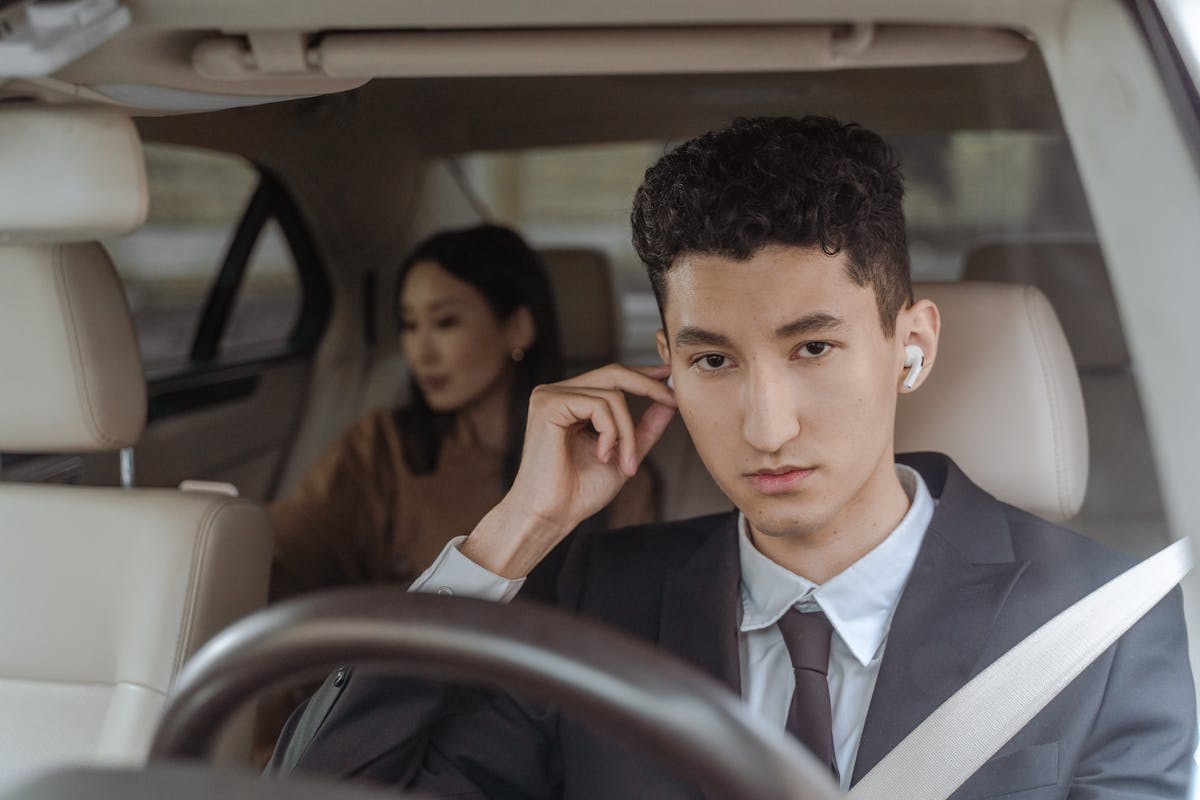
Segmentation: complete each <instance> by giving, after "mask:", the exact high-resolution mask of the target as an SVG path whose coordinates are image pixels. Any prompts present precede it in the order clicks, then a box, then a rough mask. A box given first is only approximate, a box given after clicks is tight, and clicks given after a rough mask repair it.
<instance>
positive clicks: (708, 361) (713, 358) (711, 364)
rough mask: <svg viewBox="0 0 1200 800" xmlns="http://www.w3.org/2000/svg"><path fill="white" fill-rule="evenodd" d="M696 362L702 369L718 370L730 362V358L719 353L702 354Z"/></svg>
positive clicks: (708, 370)
mask: <svg viewBox="0 0 1200 800" xmlns="http://www.w3.org/2000/svg"><path fill="white" fill-rule="evenodd" d="M695 363H696V365H697V366H698V367H700V369H701V370H702V371H704V372H712V371H713V370H718V369H720V368H721V367H723V366H725V365H726V364H728V363H729V359H728V358H726V357H725V356H722V355H717V354H716V353H710V354H709V355H706V356H700V358H698V359H697V360H696V362H695Z"/></svg>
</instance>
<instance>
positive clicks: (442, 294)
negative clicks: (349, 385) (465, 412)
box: [400, 261, 521, 412]
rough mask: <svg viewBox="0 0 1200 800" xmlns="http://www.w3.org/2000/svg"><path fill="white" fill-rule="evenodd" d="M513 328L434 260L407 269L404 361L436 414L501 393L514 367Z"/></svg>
mask: <svg viewBox="0 0 1200 800" xmlns="http://www.w3.org/2000/svg"><path fill="white" fill-rule="evenodd" d="M511 328H512V326H511V325H508V324H506V323H504V322H502V321H500V320H498V319H497V318H496V315H495V313H494V312H493V311H492V309H491V306H489V305H488V303H487V300H485V299H484V296H483V294H482V293H481V292H480V291H479V290H478V289H476V288H475V287H474V286H472V285H471V284H469V283H467V282H466V281H462V280H459V279H458V278H456V277H454V276H453V275H451V274H450V273H449V272H447V271H446V270H445V269H443V268H442V266H441V265H440V264H438V263H436V262H434V261H418V262H417V263H416V264H414V265H413V266H412V268H411V269H409V271H408V274H407V275H406V276H405V279H404V285H403V287H402V288H401V292H400V341H401V346H402V348H403V351H404V358H405V361H407V362H408V367H409V370H410V371H411V372H412V375H413V377H414V378H415V379H416V382H417V385H418V386H419V387H420V389H421V393H422V394H423V395H424V396H425V402H427V403H428V404H429V407H430V408H432V409H433V410H434V411H439V412H455V411H461V410H462V409H464V408H467V407H469V406H471V405H474V404H476V403H478V402H480V401H481V400H484V399H485V398H487V397H488V396H489V395H491V394H492V393H494V392H499V391H503V390H504V386H505V382H506V380H507V378H508V376H509V371H510V368H511V364H512V351H513V349H514V348H515V347H519V346H521V345H520V343H515V344H514V343H510V340H511V339H512V338H513V335H512V331H511V330H510V329H511Z"/></svg>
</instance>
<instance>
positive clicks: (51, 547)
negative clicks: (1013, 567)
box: [0, 112, 271, 790]
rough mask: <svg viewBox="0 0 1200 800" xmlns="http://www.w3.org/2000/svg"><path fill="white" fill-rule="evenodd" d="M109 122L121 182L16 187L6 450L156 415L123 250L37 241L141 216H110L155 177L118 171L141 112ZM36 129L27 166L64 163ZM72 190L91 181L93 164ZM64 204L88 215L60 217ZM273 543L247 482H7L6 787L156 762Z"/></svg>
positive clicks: (50, 446) (124, 430)
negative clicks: (177, 687) (35, 203)
mask: <svg viewBox="0 0 1200 800" xmlns="http://www.w3.org/2000/svg"><path fill="white" fill-rule="evenodd" d="M8 113H9V112H0V134H3V133H13V132H14V130H16V129H18V128H20V127H21V126H19V125H17V126H14V127H6V125H7V124H8V123H10V122H11V118H9V117H8V116H7V114H8ZM41 113H44V112H41ZM64 113H69V112H64ZM93 116H94V115H93ZM93 121H94V119H89V118H87V117H85V118H83V119H82V120H81V121H80V124H79V126H78V130H77V133H78V134H79V136H80V138H79V139H78V140H77V141H72V142H68V143H67V144H68V145H69V146H71V153H72V156H71V157H75V156H76V155H77V154H78V151H79V150H83V151H87V150H88V148H89V147H92V146H94V143H95V142H96V139H97V136H96V135H95V134H96V130H95V126H94V125H92V124H91V122H93ZM37 122H38V120H37V119H34V120H33V123H34V125H33V128H34V130H35V131H36V128H37V124H36V123H37ZM101 122H102V123H103V124H102V127H103V128H104V130H103V131H101V132H102V133H106V135H107V134H112V135H110V136H108V139H107V140H104V142H103V143H104V146H105V148H106V149H104V151H103V155H104V157H105V158H106V159H107V160H106V162H105V165H104V167H103V170H102V173H103V172H107V173H108V174H107V175H103V177H104V179H103V180H101V181H98V182H97V184H96V185H95V187H94V188H95V190H96V191H97V192H102V193H106V195H102V196H101V197H100V198H99V199H98V200H97V201H96V202H94V203H92V205H91V206H88V205H87V204H86V203H83V204H80V203H76V204H75V205H74V206H71V207H67V203H68V202H71V203H74V202H75V201H74V199H69V198H68V199H67V200H66V201H64V203H53V202H48V203H46V204H45V205H44V207H43V208H40V209H35V210H34V211H30V210H29V208H26V207H22V206H21V204H19V203H17V202H15V201H13V199H12V198H11V197H4V198H0V235H6V236H9V238H15V239H20V240H25V241H31V240H32V241H34V242H35V243H30V244H21V245H13V244H10V245H5V246H0V375H3V376H4V396H3V399H2V400H0V450H2V451H4V452H40V453H45V452H97V451H116V450H119V449H121V448H125V447H129V446H132V445H134V444H135V443H136V442H137V440H138V437H139V436H140V435H141V432H142V429H143V427H144V424H145V412H146V388H145V382H144V379H143V376H142V369H141V361H140V357H139V354H138V346H137V341H136V339H135V336H134V331H133V327H132V323H131V321H130V318H129V312H128V308H127V306H126V302H125V295H124V292H123V290H122V287H121V284H120V281H119V279H118V277H117V275H116V273H115V271H114V269H113V266H112V264H111V262H110V261H109V260H108V257H107V256H106V255H105V253H104V251H103V250H102V249H101V247H100V246H99V245H98V244H95V243H79V244H56V243H36V242H37V240H39V239H42V240H45V239H48V238H52V237H54V236H56V235H62V236H67V235H75V236H78V235H80V234H81V232H86V233H103V232H112V231H114V230H116V229H120V228H122V227H128V224H127V220H126V221H118V222H112V221H110V220H109V219H108V218H103V217H97V214H100V213H103V214H109V215H111V214H112V213H113V208H114V207H118V208H121V207H134V208H136V206H137V203H138V198H137V197H129V196H128V195H131V194H136V192H137V191H139V190H140V191H141V193H142V195H143V197H142V198H141V206H142V212H141V213H143V214H144V205H145V203H144V193H145V186H144V183H142V184H138V182H137V181H136V179H131V178H129V176H128V175H127V174H119V175H113V174H112V170H113V167H112V165H113V162H114V161H116V162H118V163H120V162H121V161H122V157H123V156H124V157H125V160H126V161H129V162H132V161H134V160H136V162H137V165H138V170H139V173H138V174H139V175H140V159H141V155H140V148H139V147H138V144H137V137H136V134H135V133H134V132H133V127H132V125H130V124H129V122H128V120H122V119H119V118H115V119H114V118H104V119H102V120H101ZM55 129H56V130H62V126H61V125H56V126H55ZM114 131H115V133H114ZM18 132H19V131H18ZM100 138H101V139H103V137H100ZM29 142H30V146H29V147H28V148H26V149H24V150H23V151H22V155H23V156H24V157H25V158H26V160H27V161H28V162H30V164H27V165H26V166H27V167H28V168H30V169H35V168H36V167H37V162H38V156H39V155H45V156H46V157H47V159H49V160H51V161H54V163H53V164H51V165H49V166H48V167H46V169H47V170H48V172H50V173H51V174H52V175H56V176H58V177H59V178H60V179H62V175H61V173H60V172H55V170H59V169H61V168H62V162H63V159H62V158H58V157H57V156H56V155H55V154H54V153H53V152H51V153H48V154H47V153H39V152H38V148H37V146H36V143H37V139H36V137H34V138H32V139H30V140H29ZM114 143H115V144H114ZM122 148H124V149H122ZM17 149H18V150H22V148H21V147H17ZM94 155H98V154H94ZM67 161H68V162H69V161H70V159H67ZM135 178H136V176H135ZM16 185H17V186H21V187H22V188H23V189H25V188H27V186H26V185H25V184H21V183H17V184H16ZM55 190H58V191H59V192H60V193H62V191H63V187H61V186H59V185H58V184H54V185H52V186H50V187H49V189H48V191H50V192H51V193H53V192H54V191H55ZM65 190H66V191H67V192H68V193H70V192H75V193H79V192H82V193H85V194H86V193H87V192H88V190H89V184H88V181H87V179H86V176H84V177H81V178H80V180H79V181H78V182H77V183H75V184H74V185H70V184H68V185H66V187H65ZM4 191H5V190H4V188H2V187H0V194H3V193H4ZM105 196H106V197H107V201H104V198H105ZM26 205H27V206H28V205H29V204H26ZM60 213H62V214H70V215H73V216H71V218H70V219H68V220H64V221H63V223H62V224H63V226H64V227H63V230H62V231H59V230H57V229H56V228H55V223H56V217H55V215H56V214H60ZM118 216H119V215H118ZM6 232H10V233H6ZM113 458H114V459H115V458H116V455H115V454H114V455H113ZM270 557H271V536H270V529H269V526H268V521H267V517H266V515H265V513H264V512H263V511H262V510H261V509H259V508H258V507H257V506H255V505H254V504H252V503H249V502H246V501H242V500H238V499H236V498H232V497H228V496H224V495H220V494H202V493H189V492H181V491H176V490H168V489H153V490H150V489H147V490H137V489H129V490H127V489H120V488H100V487H79V486H64V485H31V484H11V483H10V484H3V483H0V642H3V646H0V708H2V709H3V713H0V790H2V788H3V786H5V785H7V784H9V783H11V782H14V781H16V780H19V779H20V778H21V777H22V776H23V775H26V774H28V773H29V772H30V771H33V770H37V769H41V768H45V767H49V766H54V765H60V764H65V763H73V762H108V763H137V762H139V761H141V760H142V759H143V757H144V755H145V753H146V750H147V746H148V744H149V739H150V736H151V734H152V732H153V730H154V727H155V725H156V722H157V719H158V714H159V711H160V709H161V707H162V704H163V700H164V698H165V697H166V695H167V693H168V692H169V691H170V689H171V683H172V680H173V679H174V677H175V675H176V673H177V672H178V670H179V668H180V665H181V664H182V663H183V662H184V660H185V659H186V658H187V657H188V656H189V655H191V654H192V653H193V652H194V651H195V650H196V649H197V647H198V646H199V645H200V644H202V643H203V642H204V641H205V640H207V639H208V638H209V637H210V636H211V635H212V634H213V633H214V632H216V631H217V630H219V629H221V628H222V627H224V626H225V625H227V624H228V623H229V622H231V621H233V620H235V619H236V618H238V617H240V616H242V615H244V614H245V613H247V612H249V611H251V610H253V609H254V608H256V607H258V606H260V605H262V604H263V603H264V602H265V599H266V587H267V575H268V569H269V562H270Z"/></svg>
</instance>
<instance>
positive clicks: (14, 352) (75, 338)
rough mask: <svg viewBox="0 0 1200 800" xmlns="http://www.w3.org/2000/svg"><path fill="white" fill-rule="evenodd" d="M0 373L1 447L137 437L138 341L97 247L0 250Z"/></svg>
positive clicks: (66, 448) (120, 441) (75, 448)
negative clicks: (0, 383)
mask: <svg viewBox="0 0 1200 800" xmlns="http://www.w3.org/2000/svg"><path fill="white" fill-rule="evenodd" d="M0 376H3V379H4V402H3V403H0V450H4V451H10V452H40V453H46V452H87V451H93V450H117V449H120V448H122V447H128V446H131V445H133V444H134V443H135V442H137V440H138V439H139V438H140V437H141V434H142V428H143V427H144V426H145V422H146V382H145V379H144V377H143V376H142V361H141V357H140V355H139V352H138V343H137V337H136V335H135V334H134V330H133V322H132V321H131V319H130V316H129V307H128V305H127V304H126V301H125V292H124V290H123V289H122V288H121V282H120V279H119V278H118V277H117V273H116V270H114V269H113V265H112V262H111V261H110V260H109V258H108V255H107V254H106V253H105V252H104V249H103V248H101V247H100V245H98V244H95V243H88V244H60V245H49V244H46V245H9V246H0Z"/></svg>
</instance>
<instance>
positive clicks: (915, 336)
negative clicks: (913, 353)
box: [896, 300, 942, 394]
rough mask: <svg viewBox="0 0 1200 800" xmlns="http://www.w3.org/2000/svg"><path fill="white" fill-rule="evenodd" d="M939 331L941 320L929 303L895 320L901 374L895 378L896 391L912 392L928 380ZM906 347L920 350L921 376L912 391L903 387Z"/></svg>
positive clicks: (905, 311) (919, 304)
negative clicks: (915, 347)
mask: <svg viewBox="0 0 1200 800" xmlns="http://www.w3.org/2000/svg"><path fill="white" fill-rule="evenodd" d="M941 329H942V318H941V315H940V313H939V312H938V308H937V306H936V305H934V304H933V301H932V300H918V301H917V302H915V303H913V304H912V305H911V306H909V307H908V308H906V309H903V310H901V311H900V313H899V314H898V315H897V317H896V340H897V341H896V344H897V345H898V346H897V348H896V349H897V351H898V353H899V358H900V370H899V372H898V374H897V380H896V391H898V392H900V393H902V394H903V393H907V392H915V391H916V390H917V389H920V388H921V384H923V383H924V382H925V379H926V378H928V377H929V371H930V370H931V369H933V362H934V361H936V360H937V348H938V335H939V334H940V333H941ZM909 345H916V346H917V347H919V348H921V352H922V353H923V354H924V362H923V366H922V368H921V372H920V374H919V375H918V376H917V379H916V381H914V382H913V385H912V387H911V388H910V387H907V386H905V385H904V380H905V378H906V377H908V373H909V369H908V368H907V367H905V366H904V350H905V348H906V347H908V346H909Z"/></svg>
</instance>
